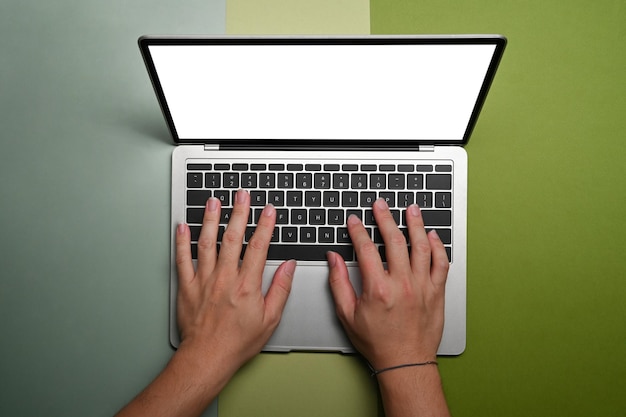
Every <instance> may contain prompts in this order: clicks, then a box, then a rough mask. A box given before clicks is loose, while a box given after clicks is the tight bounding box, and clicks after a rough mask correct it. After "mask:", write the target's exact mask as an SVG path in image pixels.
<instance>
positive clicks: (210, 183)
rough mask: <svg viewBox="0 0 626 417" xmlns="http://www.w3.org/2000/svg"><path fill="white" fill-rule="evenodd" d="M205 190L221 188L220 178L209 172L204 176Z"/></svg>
mask: <svg viewBox="0 0 626 417" xmlns="http://www.w3.org/2000/svg"><path fill="white" fill-rule="evenodd" d="M204 180H205V182H206V188H220V187H221V186H222V176H221V175H220V174H219V173H217V172H209V173H207V174H206V175H205V176H204Z"/></svg>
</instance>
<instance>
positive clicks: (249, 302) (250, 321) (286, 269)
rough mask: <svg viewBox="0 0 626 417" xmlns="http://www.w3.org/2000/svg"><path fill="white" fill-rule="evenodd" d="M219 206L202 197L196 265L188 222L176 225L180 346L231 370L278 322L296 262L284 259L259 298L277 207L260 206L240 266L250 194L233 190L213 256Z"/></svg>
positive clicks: (256, 348) (259, 345) (253, 351)
mask: <svg viewBox="0 0 626 417" xmlns="http://www.w3.org/2000/svg"><path fill="white" fill-rule="evenodd" d="M220 210H221V205H220V201H219V200H218V199H216V198H211V199H209V200H208V201H207V204H206V208H205V213H204V219H203V224H202V230H201V232H200V237H199V238H198V263H197V269H196V270H194V267H193V263H192V258H191V249H190V242H191V234H190V231H189V227H188V226H187V225H184V224H181V225H180V226H179V227H178V229H177V233H176V265H177V268H178V300H177V301H178V306H177V309H178V310H177V315H178V327H179V330H180V335H181V343H180V347H179V350H181V349H186V348H187V349H188V348H189V346H193V347H194V348H195V349H200V351H201V352H203V354H206V355H207V356H211V357H212V359H213V360H214V361H215V360H217V361H221V363H222V364H223V365H224V366H230V367H231V369H230V371H232V372H234V371H236V370H237V369H238V368H239V367H240V366H241V365H243V363H245V362H246V361H247V360H249V359H250V358H252V357H253V356H254V355H256V354H257V353H259V352H260V351H261V349H262V347H263V346H264V345H265V343H266V342H267V340H268V339H269V338H270V336H271V335H272V333H273V332H274V330H275V329H276V327H277V326H278V323H279V322H280V318H281V315H282V311H283V309H284V306H285V303H286V302H287V297H288V295H289V292H290V290H291V284H292V279H293V274H294V270H295V267H296V262H295V261H287V262H284V263H283V264H282V265H281V266H280V267H279V268H278V269H277V270H276V273H275V274H274V278H273V281H272V284H271V286H270V287H269V290H268V291H267V294H266V295H265V297H264V296H263V294H262V292H261V280H262V274H263V269H264V268H265V260H266V257H267V250H268V247H269V244H270V239H271V236H272V233H273V232H274V224H275V221H276V210H275V209H274V207H273V206H271V205H269V206H267V207H265V209H264V210H263V213H262V215H261V216H260V218H259V221H258V225H257V227H256V230H255V232H254V235H253V236H252V238H251V239H250V241H249V243H248V246H247V249H246V252H245V255H244V258H243V261H242V262H241V265H240V262H239V258H240V254H241V250H242V242H243V237H244V233H245V230H246V226H247V221H248V215H249V211H250V195H249V194H248V193H247V192H246V191H244V190H239V191H238V192H237V193H236V196H235V204H234V207H233V211H232V215H231V219H230V221H229V223H228V227H227V228H226V230H225V232H224V235H223V238H222V244H221V247H220V252H219V256H218V254H217V250H216V248H217V234H218V228H219V219H220Z"/></svg>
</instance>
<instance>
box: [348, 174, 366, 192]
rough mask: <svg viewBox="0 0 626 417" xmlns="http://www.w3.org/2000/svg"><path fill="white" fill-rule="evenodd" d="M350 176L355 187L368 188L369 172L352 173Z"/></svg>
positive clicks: (358, 188) (356, 188) (357, 188)
mask: <svg viewBox="0 0 626 417" xmlns="http://www.w3.org/2000/svg"><path fill="white" fill-rule="evenodd" d="M350 178H351V184H352V188H353V189H355V190H363V189H366V188H367V174H352V175H351V176H350Z"/></svg>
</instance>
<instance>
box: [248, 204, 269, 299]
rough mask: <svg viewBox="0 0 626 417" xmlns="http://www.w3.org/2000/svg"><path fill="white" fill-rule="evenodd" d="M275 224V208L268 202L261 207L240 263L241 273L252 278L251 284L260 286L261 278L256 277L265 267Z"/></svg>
mask: <svg viewBox="0 0 626 417" xmlns="http://www.w3.org/2000/svg"><path fill="white" fill-rule="evenodd" d="M275 224H276V209H275V208H274V206H273V205H271V204H269V205H267V206H266V207H265V208H264V209H263V212H262V213H261V216H260V217H259V222H258V224H257V226H256V229H255V230H254V234H253V235H252V238H250V242H248V246H247V248H246V252H245V255H244V257H243V263H242V264H241V272H242V275H243V276H244V277H249V278H251V279H253V280H254V282H253V284H255V285H258V287H259V288H260V287H261V279H260V278H258V277H260V276H261V275H262V274H263V269H264V268H265V260H266V259H267V250H268V248H269V246H270V241H271V240H272V234H273V233H274V225H275ZM257 278H258V279H257Z"/></svg>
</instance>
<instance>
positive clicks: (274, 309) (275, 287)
mask: <svg viewBox="0 0 626 417" xmlns="http://www.w3.org/2000/svg"><path fill="white" fill-rule="evenodd" d="M295 270H296V261H295V260H293V259H292V260H290V261H287V262H283V263H282V264H281V265H280V266H279V267H278V269H277V270H276V272H275V273H274V278H273V279H272V284H271V285H270V288H269V289H268V290H267V294H266V295H265V312H266V316H268V317H270V318H271V319H272V320H274V321H275V322H276V325H278V322H279V321H280V317H281V316H282V314H283V310H284V309H285V304H287V298H288V297H289V293H291V284H292V283H293V275H294V272H295Z"/></svg>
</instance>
